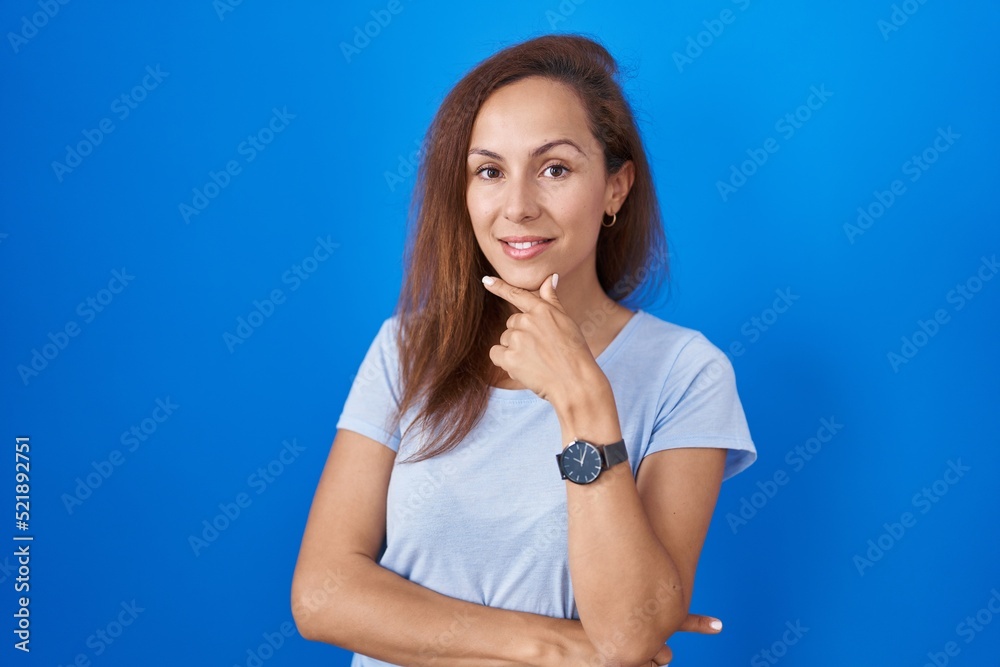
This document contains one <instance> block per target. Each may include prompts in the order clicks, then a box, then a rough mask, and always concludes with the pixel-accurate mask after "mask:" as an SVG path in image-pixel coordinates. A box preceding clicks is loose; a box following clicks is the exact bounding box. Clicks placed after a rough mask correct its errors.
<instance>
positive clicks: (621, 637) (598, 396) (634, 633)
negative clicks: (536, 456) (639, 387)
mask: <svg viewBox="0 0 1000 667" xmlns="http://www.w3.org/2000/svg"><path fill="white" fill-rule="evenodd" d="M582 386H585V387H588V390H587V391H586V392H584V393H580V394H579V395H577V396H573V397H567V400H565V402H560V404H559V405H556V406H555V407H556V412H557V414H558V416H559V421H560V425H561V427H562V437H563V445H565V444H566V443H568V442H570V441H571V440H573V439H574V438H581V439H584V440H588V441H592V442H595V443H598V444H608V443H612V442H616V441H617V440H618V439H620V438H621V437H622V434H621V426H620V423H619V420H618V412H617V409H616V407H615V402H614V395H613V393H612V392H611V387H610V385H608V386H607V387H605V386H604V385H603V384H601V383H600V382H599V379H595V380H594V382H593V383H582ZM595 387H596V389H594V388H595ZM565 485H566V496H567V497H566V510H567V514H568V516H567V521H568V535H569V537H568V541H569V568H570V576H571V578H572V581H573V591H574V596H575V598H576V604H577V609H578V610H579V613H580V620H581V621H582V622H583V627H584V629H585V630H586V631H587V636H588V637H589V638H590V640H591V641H592V642H593V644H594V646H595V647H597V649H598V650H599V651H601V652H602V653H604V654H605V655H607V656H609V657H610V659H611V661H612V663H615V662H617V663H620V664H626V665H627V664H641V663H642V661H643V660H645V661H647V663H648V661H649V659H650V657H651V656H653V655H654V654H655V653H656V651H657V650H658V648H660V647H662V644H663V642H664V640H665V639H666V638H667V637H668V636H669V634H672V633H673V632H674V631H676V629H677V628H678V627H679V626H680V624H681V623H682V622H683V620H684V618H685V617H686V616H687V611H688V609H687V603H688V595H687V593H686V592H685V591H684V590H683V587H682V585H681V578H680V575H679V573H678V571H677V567H676V566H675V564H674V562H673V560H672V559H671V557H670V555H669V554H668V553H667V551H666V549H665V548H664V547H663V545H662V544H661V543H660V541H659V539H658V538H657V536H656V534H655V533H654V532H653V528H652V526H651V525H650V523H649V520H648V518H647V516H646V512H645V509H644V508H643V505H642V502H641V500H640V498H639V494H638V490H637V488H636V485H635V479H634V478H633V476H632V474H631V469H630V467H629V465H628V464H626V463H621V464H618V465H616V466H613V467H612V468H610V469H609V470H606V471H604V472H603V473H602V474H601V475H600V476H599V477H598V478H597V480H596V481H595V482H592V483H590V484H574V483H573V482H571V481H569V480H567V481H566V482H565Z"/></svg>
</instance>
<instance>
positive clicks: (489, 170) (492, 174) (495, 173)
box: [476, 167, 500, 181]
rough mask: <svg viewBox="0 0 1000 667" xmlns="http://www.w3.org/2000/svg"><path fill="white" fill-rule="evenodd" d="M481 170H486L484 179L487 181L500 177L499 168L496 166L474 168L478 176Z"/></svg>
mask: <svg viewBox="0 0 1000 667" xmlns="http://www.w3.org/2000/svg"><path fill="white" fill-rule="evenodd" d="M483 172H486V174H487V178H486V180H488V181H492V180H494V179H497V178H500V170H499V169H497V168H496V167H480V168H479V169H477V170H476V175H477V176H478V175H479V174H482V173H483Z"/></svg>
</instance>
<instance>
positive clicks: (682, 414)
mask: <svg viewBox="0 0 1000 667" xmlns="http://www.w3.org/2000/svg"><path fill="white" fill-rule="evenodd" d="M397 326H398V316H393V317H390V318H389V319H387V320H385V321H384V322H383V324H382V327H381V328H380V329H379V332H378V335H377V336H376V337H375V340H374V341H373V342H372V344H371V347H370V348H369V350H368V353H367V354H366V355H365V358H364V360H363V361H362V363H361V367H360V369H359V371H358V374H357V375H356V376H355V379H354V382H353V384H352V386H351V390H350V393H349V394H348V396H347V400H346V401H345V404H344V409H343V412H342V413H341V415H340V418H339V420H338V421H337V428H338V429H341V428H343V429H349V430H351V431H355V432H357V433H360V434H362V435H366V436H368V437H369V438H372V439H373V440H376V441H378V442H380V443H382V444H384V445H385V446H387V447H389V448H391V449H392V450H393V451H396V452H397V460H398V461H401V460H402V459H403V458H406V456H407V455H408V454H411V453H412V452H414V451H416V448H418V447H419V446H420V445H421V444H422V443H423V439H422V434H420V433H417V432H416V431H417V430H418V428H417V427H414V428H413V429H412V430H411V432H410V433H407V435H406V438H405V439H402V441H401V439H400V433H401V432H403V431H405V430H406V427H407V426H409V424H410V423H411V422H412V418H413V416H414V415H415V414H416V409H411V410H410V411H408V412H407V414H405V415H403V418H402V421H401V423H400V425H399V427H398V428H395V429H392V430H390V429H391V424H390V419H391V416H392V415H391V412H392V411H393V409H394V408H395V407H396V405H398V400H399V398H400V396H401V392H400V382H399V365H398V359H399V355H398V350H397V347H396V345H395V338H394V336H395V327H397ZM597 363H598V365H599V366H600V367H601V369H602V370H603V371H604V373H605V375H606V376H607V377H608V379H609V380H610V382H611V387H612V390H613V392H614V397H615V403H616V405H617V408H618V416H619V419H620V420H621V430H622V436H623V438H624V439H625V444H626V446H627V448H628V455H629V465H631V467H632V474H633V476H635V475H636V474H637V472H638V469H639V465H640V463H641V462H642V459H643V458H644V457H646V456H648V455H650V454H652V453H654V452H658V451H661V450H664V449H672V448H676V447H718V448H724V449H727V450H728V452H727V456H726V467H725V473H724V476H723V479H728V478H730V477H732V476H733V475H735V474H736V473H738V472H740V471H742V470H744V469H746V467H747V466H749V465H750V464H751V463H753V462H754V460H755V459H756V458H757V452H756V448H755V446H754V443H753V441H752V440H751V438H750V431H749V429H748V427H747V422H746V417H745V415H744V412H743V406H742V404H741V402H740V399H739V396H738V394H737V390H736V380H735V376H734V374H733V367H732V364H731V363H730V361H729V359H728V358H727V357H726V355H725V354H724V353H723V352H722V351H721V350H719V348H717V347H716V346H715V345H713V344H712V343H711V342H709V340H708V339H707V338H705V336H704V335H702V334H701V333H700V332H698V331H695V330H693V329H688V328H685V327H681V326H678V325H676V324H672V323H670V322H666V321H664V320H662V319H660V318H658V317H656V316H655V315H652V314H650V313H647V312H645V311H643V310H638V311H636V312H635V314H634V315H633V316H632V317H631V319H629V321H628V322H627V323H626V325H625V326H624V328H622V330H621V331H620V332H619V333H618V335H617V336H616V337H615V338H614V340H613V341H611V343H610V345H608V347H607V348H606V349H605V350H604V351H603V352H602V353H601V354H600V355H599V356H598V357H597ZM561 440H562V430H561V428H560V426H559V421H558V419H557V418H556V414H555V411H554V409H553V408H552V405H551V404H550V403H549V402H548V401H546V400H544V399H542V398H539V397H538V396H537V395H535V393H534V392H532V391H531V390H530V389H501V388H498V387H493V388H491V390H490V398H489V404H488V406H487V408H486V412H485V414H484V416H483V418H482V420H481V421H480V422H479V423H478V424H477V425H476V426H475V428H473V430H472V431H471V432H470V433H469V435H468V436H467V437H466V439H465V440H463V441H462V442H461V443H460V444H459V445H458V447H456V448H455V449H453V450H451V451H449V452H446V453H444V454H440V455H438V456H435V457H432V458H430V459H427V460H424V461H420V462H418V463H405V464H403V463H397V464H396V465H395V466H394V468H393V471H392V476H391V478H390V481H389V489H388V495H387V499H386V503H387V504H386V545H385V551H384V553H383V554H382V556H381V559H380V560H379V563H380V564H381V565H382V567H385V568H388V569H389V570H391V571H393V572H395V573H397V574H399V575H401V576H403V577H405V578H407V579H409V580H410V581H413V582H415V583H417V584H420V585H421V586H424V587H426V588H429V589H431V590H434V591H437V592H439V593H442V594H444V595H448V596H451V597H454V598H459V599H462V600H467V601H470V602H475V603H478V604H483V605H488V606H491V607H498V608H502V609H511V610H517V611H526V612H532V613H536V614H544V615H546V616H552V617H557V618H573V619H579V615H578V614H577V609H576V603H575V601H574V598H573V586H572V582H571V581H570V574H569V561H568V555H569V554H568V544H567V516H566V489H565V485H566V484H567V483H568V482H566V481H565V480H563V479H562V478H561V476H560V474H559V470H558V466H557V463H556V458H555V455H556V454H558V453H559V452H561V451H562V448H563V446H564V445H565V443H562V442H561ZM601 444H606V443H601ZM418 648H419V649H426V650H428V651H432V650H434V648H435V647H434V646H433V644H432V638H428V644H427V646H426V647H418ZM351 665H352V667H360V666H371V665H383V666H384V665H391V663H387V662H382V661H379V660H375V659H373V658H370V657H367V656H363V655H361V654H355V655H354V658H353V661H352V662H351Z"/></svg>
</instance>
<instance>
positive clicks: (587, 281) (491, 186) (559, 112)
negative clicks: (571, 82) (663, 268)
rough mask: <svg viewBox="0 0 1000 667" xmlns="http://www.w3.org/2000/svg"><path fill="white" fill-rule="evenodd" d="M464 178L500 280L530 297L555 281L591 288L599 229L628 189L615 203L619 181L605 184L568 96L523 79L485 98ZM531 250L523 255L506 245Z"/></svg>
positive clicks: (581, 116) (600, 160)
mask: <svg viewBox="0 0 1000 667" xmlns="http://www.w3.org/2000/svg"><path fill="white" fill-rule="evenodd" d="M626 171H627V170H625V169H623V170H621V171H620V172H619V175H621V174H622V172H626ZM467 176H468V180H467V182H468V187H467V189H466V203H467V205H468V207H469V216H470V217H471V218H472V227H473V230H474V231H475V234H476V240H477V241H478V242H479V247H480V248H481V249H482V251H483V254H485V255H486V259H487V260H489V262H490V264H492V265H493V267H494V268H495V269H496V270H497V273H498V274H499V276H500V278H502V279H503V280H505V281H506V282H508V283H510V284H512V285H515V286H517V287H522V288H525V289H529V290H537V289H539V287H540V286H541V284H542V281H544V280H545V279H546V278H547V277H548V276H549V275H551V274H553V273H558V274H559V286H560V291H561V290H563V289H564V288H563V286H564V285H565V286H566V287H570V286H571V285H574V284H575V285H578V286H579V285H588V286H591V285H594V284H596V282H597V281H596V264H595V257H596V248H597V235H598V232H599V231H600V230H601V221H602V220H603V217H604V213H605V211H617V210H618V208H619V207H620V205H621V200H623V199H624V197H625V194H627V191H628V186H630V185H631V181H630V180H628V179H627V180H628V186H626V187H625V193H624V194H620V189H621V188H620V183H619V184H618V185H619V187H618V190H619V193H616V183H615V181H620V180H621V178H620V177H616V178H613V179H610V180H609V179H608V178H607V177H606V174H605V167H604V153H603V151H602V149H601V146H600V144H599V143H598V142H597V139H596V138H594V136H593V135H592V134H591V132H590V128H589V127H588V125H587V116H586V112H585V111H584V108H583V106H582V105H581V103H580V101H579V100H578V98H577V97H576V94H575V93H574V92H573V91H572V89H570V88H569V87H567V86H566V85H565V84H562V83H558V82H556V81H553V80H551V79H546V78H542V77H529V78H526V79H521V80H520V81H517V82H515V83H512V84H509V85H506V86H504V87H503V88H500V89H499V90H497V91H495V92H494V93H493V94H492V95H490V97H489V98H487V100H486V101H485V102H484V103H483V105H482V107H481V108H480V110H479V114H478V115H477V116H476V120H475V123H474V124H473V126H472V137H471V140H470V142H469V154H468V162H467ZM538 240H543V242H542V243H540V244H538V245H536V246H534V247H531V248H527V249H522V248H515V247H512V246H511V245H510V243H516V242H517V243H518V245H523V244H524V242H532V241H538Z"/></svg>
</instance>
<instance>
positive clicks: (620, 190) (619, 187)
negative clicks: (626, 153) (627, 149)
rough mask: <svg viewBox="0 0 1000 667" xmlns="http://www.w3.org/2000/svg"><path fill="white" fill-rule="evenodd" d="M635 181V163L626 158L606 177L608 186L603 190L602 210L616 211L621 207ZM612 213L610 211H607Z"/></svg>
mask: <svg viewBox="0 0 1000 667" xmlns="http://www.w3.org/2000/svg"><path fill="white" fill-rule="evenodd" d="M634 182H635V164H633V163H632V160H626V161H625V163H624V164H622V166H621V168H620V169H619V170H618V171H617V172H616V173H614V174H611V176H610V177H609V178H608V187H607V189H606V190H605V197H604V210H605V211H612V212H615V211H618V210H619V209H621V207H622V202H624V201H625V198H626V197H628V193H629V191H630V190H631V189H632V183H634ZM608 215H612V213H608Z"/></svg>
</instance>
